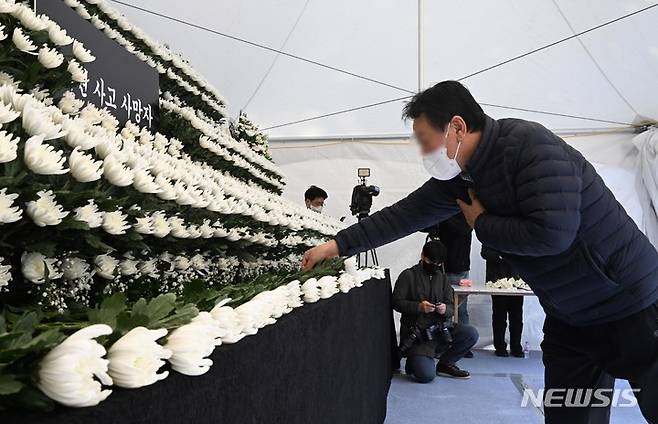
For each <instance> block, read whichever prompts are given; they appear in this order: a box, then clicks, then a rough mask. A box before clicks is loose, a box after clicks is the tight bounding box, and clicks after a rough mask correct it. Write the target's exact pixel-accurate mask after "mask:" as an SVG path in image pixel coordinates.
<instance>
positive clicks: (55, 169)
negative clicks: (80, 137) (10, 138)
mask: <svg viewBox="0 0 658 424" xmlns="http://www.w3.org/2000/svg"><path fill="white" fill-rule="evenodd" d="M23 159H24V161H25V165H27V167H28V168H29V169H30V170H31V171H32V172H34V173H35V174H40V175H60V174H66V173H67V172H69V170H68V169H67V168H64V161H65V160H66V159H65V158H64V154H63V152H62V151H61V150H55V148H54V147H53V146H51V145H49V144H44V143H43V136H41V135H35V136H32V137H30V138H29V139H28V140H27V141H26V142H25V151H24V153H23Z"/></svg>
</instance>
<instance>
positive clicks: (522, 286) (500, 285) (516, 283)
mask: <svg viewBox="0 0 658 424" xmlns="http://www.w3.org/2000/svg"><path fill="white" fill-rule="evenodd" d="M484 285H485V287H487V288H490V289H501V290H528V291H530V290H532V289H531V288H530V286H528V284H527V283H526V282H525V281H523V280H521V279H516V278H501V279H498V280H496V281H487V282H486V283H485V284H484Z"/></svg>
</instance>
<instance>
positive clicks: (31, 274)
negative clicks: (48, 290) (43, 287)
mask: <svg viewBox="0 0 658 424" xmlns="http://www.w3.org/2000/svg"><path fill="white" fill-rule="evenodd" d="M55 262H56V261H55V259H52V258H46V257H45V256H44V255H42V254H41V253H39V252H23V255H21V272H22V273H23V276H24V277H25V278H26V279H27V280H28V281H31V282H33V283H34V284H41V283H43V282H44V281H46V278H48V279H49V280H56V279H58V278H61V277H62V275H63V274H62V273H61V272H60V271H58V270H57V267H56V266H55ZM46 274H47V275H46Z"/></svg>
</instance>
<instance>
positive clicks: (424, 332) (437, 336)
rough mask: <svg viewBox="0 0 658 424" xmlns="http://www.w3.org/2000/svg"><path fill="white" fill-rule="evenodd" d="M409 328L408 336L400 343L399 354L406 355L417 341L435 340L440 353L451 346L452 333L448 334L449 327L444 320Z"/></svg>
mask: <svg viewBox="0 0 658 424" xmlns="http://www.w3.org/2000/svg"><path fill="white" fill-rule="evenodd" d="M410 330H411V331H410V333H409V336H408V337H407V338H406V339H404V340H402V342H401V343H400V354H401V355H402V356H406V355H407V352H408V351H409V349H411V347H412V346H413V345H415V344H417V343H423V342H431V341H437V342H438V344H437V348H440V351H441V353H442V352H445V351H447V350H448V349H449V348H450V346H452V334H450V327H449V326H448V325H447V324H446V322H445V321H441V322H439V323H438V324H434V325H430V326H429V327H426V328H420V327H419V326H418V325H415V326H413V327H411V328H410Z"/></svg>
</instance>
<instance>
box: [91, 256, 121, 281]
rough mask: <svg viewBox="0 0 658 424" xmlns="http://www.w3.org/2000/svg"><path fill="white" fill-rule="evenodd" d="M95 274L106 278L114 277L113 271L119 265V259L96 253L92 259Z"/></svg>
mask: <svg viewBox="0 0 658 424" xmlns="http://www.w3.org/2000/svg"><path fill="white" fill-rule="evenodd" d="M94 264H95V265H96V266H95V268H94V269H95V271H96V275H98V276H99V277H101V278H105V279H106V280H111V279H113V278H114V272H115V270H116V268H117V265H119V261H118V260H116V259H114V258H113V257H112V256H110V255H98V256H96V258H95V259H94Z"/></svg>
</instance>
